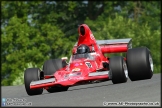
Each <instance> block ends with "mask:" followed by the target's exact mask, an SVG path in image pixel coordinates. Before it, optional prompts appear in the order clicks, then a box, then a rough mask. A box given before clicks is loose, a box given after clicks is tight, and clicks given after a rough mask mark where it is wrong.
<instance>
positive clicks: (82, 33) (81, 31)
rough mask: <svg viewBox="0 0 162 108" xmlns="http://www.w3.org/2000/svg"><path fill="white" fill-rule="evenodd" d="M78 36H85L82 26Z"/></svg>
mask: <svg viewBox="0 0 162 108" xmlns="http://www.w3.org/2000/svg"><path fill="white" fill-rule="evenodd" d="M80 34H81V35H82V36H84V35H85V28H84V27H83V26H81V27H80Z"/></svg>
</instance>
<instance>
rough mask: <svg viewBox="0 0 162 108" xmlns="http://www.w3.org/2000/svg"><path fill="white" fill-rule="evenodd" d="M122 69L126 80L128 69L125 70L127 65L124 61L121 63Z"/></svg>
mask: <svg viewBox="0 0 162 108" xmlns="http://www.w3.org/2000/svg"><path fill="white" fill-rule="evenodd" d="M123 69H124V74H125V77H126V78H128V68H127V64H126V63H125V61H124V62H123Z"/></svg>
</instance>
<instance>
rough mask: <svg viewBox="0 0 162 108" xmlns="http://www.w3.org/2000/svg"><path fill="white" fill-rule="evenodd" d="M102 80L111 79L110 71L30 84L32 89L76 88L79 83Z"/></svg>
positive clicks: (50, 79)
mask: <svg viewBox="0 0 162 108" xmlns="http://www.w3.org/2000/svg"><path fill="white" fill-rule="evenodd" d="M100 79H111V74H110V72H109V71H101V72H92V73H89V74H88V76H79V77H70V78H68V79H61V80H57V79H55V78H49V79H43V80H39V81H32V82H31V83H30V89H37V88H45V87H51V86H55V85H62V86H74V85H75V84H76V83H77V82H79V81H90V80H100Z"/></svg>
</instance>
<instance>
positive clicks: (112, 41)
mask: <svg viewBox="0 0 162 108" xmlns="http://www.w3.org/2000/svg"><path fill="white" fill-rule="evenodd" d="M96 42H97V44H98V45H100V46H102V45H116V44H127V46H128V49H131V48H132V38H125V39H109V40H97V41H96Z"/></svg>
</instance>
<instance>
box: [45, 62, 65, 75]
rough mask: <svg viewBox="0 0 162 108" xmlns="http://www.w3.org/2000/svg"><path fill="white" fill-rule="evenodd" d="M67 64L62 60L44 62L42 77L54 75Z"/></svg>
mask: <svg viewBox="0 0 162 108" xmlns="http://www.w3.org/2000/svg"><path fill="white" fill-rule="evenodd" d="M66 65H67V63H66V62H65V61H63V60H62V59H50V60H47V61H45V63H44V65H43V72H44V75H52V74H54V73H55V72H56V71H57V70H59V69H61V68H63V67H65V66H66Z"/></svg>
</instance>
